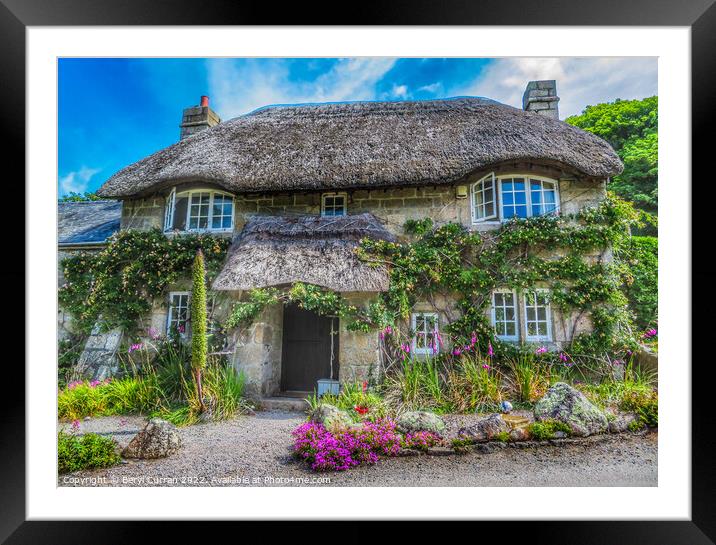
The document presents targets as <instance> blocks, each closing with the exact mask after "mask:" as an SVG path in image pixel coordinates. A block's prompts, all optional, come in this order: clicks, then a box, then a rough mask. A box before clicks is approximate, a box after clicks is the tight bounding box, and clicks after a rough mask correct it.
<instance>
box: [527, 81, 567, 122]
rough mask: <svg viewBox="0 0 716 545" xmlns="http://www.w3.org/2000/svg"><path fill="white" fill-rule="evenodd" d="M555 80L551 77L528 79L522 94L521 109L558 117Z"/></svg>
mask: <svg viewBox="0 0 716 545" xmlns="http://www.w3.org/2000/svg"><path fill="white" fill-rule="evenodd" d="M558 102H559V97H558V96H557V82H556V81H555V80H553V79H549V80H540V81H530V82H529V83H528V84H527V88H526V89H525V93H524V94H523V95H522V109H523V110H525V111H527V112H534V113H536V114H538V115H546V116H548V117H552V118H554V119H559V107H558V106H557V103H558Z"/></svg>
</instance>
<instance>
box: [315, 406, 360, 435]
mask: <svg viewBox="0 0 716 545" xmlns="http://www.w3.org/2000/svg"><path fill="white" fill-rule="evenodd" d="M308 419H309V420H310V421H311V422H316V423H317V424H323V426H324V427H325V428H326V429H328V430H332V429H336V428H349V427H351V426H352V425H353V419H352V418H351V417H350V415H349V414H348V413H347V412H346V411H342V410H341V409H339V408H338V407H336V406H335V405H331V404H329V403H322V404H320V405H319V406H318V407H316V408H315V409H314V410H313V412H311V414H310V415H309V417H308Z"/></svg>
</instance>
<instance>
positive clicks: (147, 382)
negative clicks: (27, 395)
mask: <svg viewBox="0 0 716 545" xmlns="http://www.w3.org/2000/svg"><path fill="white" fill-rule="evenodd" d="M161 403H162V392H161V390H160V389H159V388H158V386H157V384H156V376H154V375H148V376H145V377H141V376H136V377H125V378H122V379H118V380H106V381H103V382H99V381H92V382H87V381H75V382H71V383H70V384H68V385H67V387H66V388H64V389H63V390H61V391H60V392H59V394H58V395H57V414H58V417H59V418H60V419H67V420H74V419H76V418H83V417H85V416H109V415H114V414H132V413H148V412H150V411H151V410H153V409H156V408H158V407H159V406H160V405H161Z"/></svg>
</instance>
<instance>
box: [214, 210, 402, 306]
mask: <svg viewBox="0 0 716 545" xmlns="http://www.w3.org/2000/svg"><path fill="white" fill-rule="evenodd" d="M362 238H374V239H381V240H394V237H393V235H392V234H391V233H389V232H388V231H387V230H386V229H385V228H384V227H383V226H382V225H381V224H380V222H378V220H376V219H375V217H373V216H372V215H371V214H358V215H355V216H343V217H332V218H331V217H318V216H292V217H287V216H256V217H254V218H252V219H250V220H249V222H248V223H247V224H246V226H245V227H244V229H243V230H242V231H241V233H240V235H239V236H238V238H237V239H236V240H235V241H234V243H233V244H232V245H231V248H230V249H229V255H228V257H227V259H226V264H225V265H224V268H223V269H222V270H221V272H220V273H219V275H218V276H217V277H216V280H214V283H213V289H215V290H248V289H252V288H264V287H268V286H281V285H288V284H292V283H294V282H305V283H308V284H315V285H318V286H323V287H325V288H329V289H331V290H334V291H339V292H349V291H384V290H387V289H388V275H387V270H386V269H385V267H382V266H381V267H378V268H374V267H370V266H368V265H367V264H366V263H364V262H362V261H360V260H359V259H358V257H357V256H356V254H355V248H356V247H357V246H358V243H359V241H360V239H362Z"/></svg>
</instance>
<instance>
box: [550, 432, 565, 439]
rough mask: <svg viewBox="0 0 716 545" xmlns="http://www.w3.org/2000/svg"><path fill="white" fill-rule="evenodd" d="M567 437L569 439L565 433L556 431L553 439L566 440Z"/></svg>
mask: <svg viewBox="0 0 716 545" xmlns="http://www.w3.org/2000/svg"><path fill="white" fill-rule="evenodd" d="M565 437H567V434H566V433H564V432H563V431H556V432H554V434H553V435H552V438H553V439H564V438H565Z"/></svg>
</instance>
